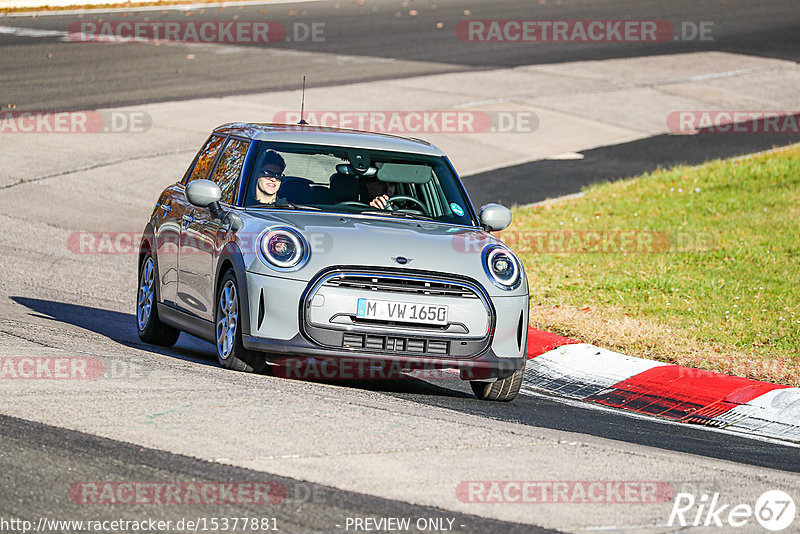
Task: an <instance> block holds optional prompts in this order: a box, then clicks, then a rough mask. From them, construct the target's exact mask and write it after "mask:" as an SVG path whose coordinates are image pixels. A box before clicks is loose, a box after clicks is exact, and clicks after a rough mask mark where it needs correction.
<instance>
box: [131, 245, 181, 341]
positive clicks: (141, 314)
mask: <svg viewBox="0 0 800 534" xmlns="http://www.w3.org/2000/svg"><path fill="white" fill-rule="evenodd" d="M157 281H158V276H157V274H156V262H155V260H154V259H153V256H152V255H151V254H148V255H147V256H145V258H144V261H142V268H141V270H140V271H139V291H138V292H137V295H136V326H137V330H138V332H139V339H141V340H142V341H144V342H145V343H150V344H152V345H161V346H162V347H171V346H172V345H174V344H175V342H176V341H178V337H179V336H180V335H181V333H180V331H179V330H176V329H174V328H172V327H171V326H167V325H165V324H164V323H162V322H161V321H160V320H159V318H158V308H157V307H156V302H157V298H156V284H157Z"/></svg>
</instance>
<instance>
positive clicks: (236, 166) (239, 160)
mask: <svg viewBox="0 0 800 534" xmlns="http://www.w3.org/2000/svg"><path fill="white" fill-rule="evenodd" d="M249 145H250V143H249V142H248V141H242V140H240V139H231V140H229V141H228V144H226V145H225V150H224V151H223V152H222V157H221V158H220V160H219V163H218V164H217V168H216V169H215V170H214V177H213V178H211V180H213V181H214V182H215V183H216V184H217V185H218V186H219V188H220V189H222V202H225V203H227V204H235V203H236V193H238V192H239V176H241V174H242V166H243V165H244V157H245V156H246V155H247V148H248V146H249Z"/></svg>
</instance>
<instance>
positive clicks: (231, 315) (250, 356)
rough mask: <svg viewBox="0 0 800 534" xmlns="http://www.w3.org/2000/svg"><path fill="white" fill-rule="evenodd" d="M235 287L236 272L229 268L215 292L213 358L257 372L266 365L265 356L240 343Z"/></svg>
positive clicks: (237, 300) (235, 367)
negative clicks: (214, 353) (214, 349)
mask: <svg viewBox="0 0 800 534" xmlns="http://www.w3.org/2000/svg"><path fill="white" fill-rule="evenodd" d="M239 309H240V308H239V287H238V284H237V283H236V276H235V275H234V273H233V271H232V270H230V271H228V272H227V273H225V276H223V277H222V281H221V282H220V284H219V291H218V292H217V306H216V311H215V312H214V318H215V320H214V323H215V324H216V331H217V343H216V344H217V358H218V359H219V364H220V365H221V366H222V367H225V368H227V369H235V370H237V371H245V372H247V373H251V372H253V371H255V372H261V371H263V370H264V367H265V366H266V363H267V362H266V358H264V357H263V356H259V355H258V354H256V353H254V352H252V351H249V350H247V349H245V348H244V345H242V329H241V324H240V317H241V316H240V313H239Z"/></svg>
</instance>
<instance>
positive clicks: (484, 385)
mask: <svg viewBox="0 0 800 534" xmlns="http://www.w3.org/2000/svg"><path fill="white" fill-rule="evenodd" d="M524 374H525V367H522V368H521V369H517V370H516V371H514V373H513V374H511V375H509V376H507V377H505V378H500V379H497V380H495V381H494V382H479V381H477V380H473V381H471V382H470V385H471V386H472V392H473V393H475V396H476V397H478V398H479V399H481V400H487V401H501V402H509V401H512V400H514V397H516V396H517V393H519V388H520V386H522V377H523V375H524Z"/></svg>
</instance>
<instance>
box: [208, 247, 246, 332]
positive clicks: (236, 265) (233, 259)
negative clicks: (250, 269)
mask: <svg viewBox="0 0 800 534" xmlns="http://www.w3.org/2000/svg"><path fill="white" fill-rule="evenodd" d="M229 268H233V273H234V276H236V285H237V286H238V287H239V325H240V328H241V332H242V335H244V336H249V335H250V296H249V292H248V290H247V275H246V271H245V267H244V258H243V256H242V251H241V249H240V248H239V245H237V244H236V243H234V242H233V241H228V242H227V243H225V246H224V247H223V248H222V250H221V251H220V253H219V256H218V257H217V270H216V276H215V278H214V281H215V282H214V317H216V306H217V293H218V292H219V283H220V280H222V277H223V276H225V273H226V272H227V270H228V269H229Z"/></svg>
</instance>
